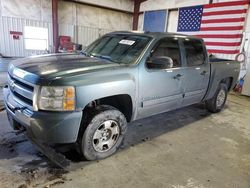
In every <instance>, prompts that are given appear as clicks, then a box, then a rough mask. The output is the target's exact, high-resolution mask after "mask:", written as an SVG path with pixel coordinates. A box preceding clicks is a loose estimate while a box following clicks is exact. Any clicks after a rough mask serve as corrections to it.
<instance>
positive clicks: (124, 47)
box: [83, 35, 151, 63]
mask: <svg viewBox="0 0 250 188" xmlns="http://www.w3.org/2000/svg"><path fill="white" fill-rule="evenodd" d="M150 39H151V38H150V37H147V36H139V35H106V36H104V37H102V38H100V39H98V40H97V41H95V42H94V43H92V44H91V45H89V46H88V47H87V48H86V50H85V51H84V52H83V53H84V54H85V55H86V56H93V57H97V58H102V59H107V60H109V61H112V62H115V63H132V62H134V61H135V60H136V59H137V58H138V57H139V55H140V54H141V52H142V51H143V49H144V48H145V47H146V45H147V44H148V42H149V41H150Z"/></svg>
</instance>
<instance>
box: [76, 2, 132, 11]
mask: <svg viewBox="0 0 250 188" xmlns="http://www.w3.org/2000/svg"><path fill="white" fill-rule="evenodd" d="M78 1H80V2H86V3H90V4H97V5H102V6H106V7H111V8H116V9H120V10H126V11H133V10H134V1H133V0H78Z"/></svg>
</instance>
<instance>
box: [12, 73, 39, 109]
mask: <svg viewBox="0 0 250 188" xmlns="http://www.w3.org/2000/svg"><path fill="white" fill-rule="evenodd" d="M8 86H9V89H10V91H11V93H12V94H13V96H14V100H15V101H16V102H18V103H19V104H21V105H23V106H26V107H27V108H29V109H31V110H32V109H33V91H34V87H33V86H32V85H31V84H27V83H26V82H24V81H22V80H21V79H17V78H14V77H12V76H10V75H8Z"/></svg>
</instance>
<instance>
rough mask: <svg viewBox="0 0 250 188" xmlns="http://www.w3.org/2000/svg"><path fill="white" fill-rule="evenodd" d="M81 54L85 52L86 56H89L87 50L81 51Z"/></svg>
mask: <svg viewBox="0 0 250 188" xmlns="http://www.w3.org/2000/svg"><path fill="white" fill-rule="evenodd" d="M80 54H83V55H85V56H89V54H88V53H87V52H85V51H81V52H80Z"/></svg>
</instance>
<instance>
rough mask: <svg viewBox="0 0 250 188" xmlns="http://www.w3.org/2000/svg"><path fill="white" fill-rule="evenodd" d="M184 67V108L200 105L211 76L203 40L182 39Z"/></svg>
mask: <svg viewBox="0 0 250 188" xmlns="http://www.w3.org/2000/svg"><path fill="white" fill-rule="evenodd" d="M181 49H182V52H183V66H184V72H185V75H184V78H183V82H184V98H183V103H182V106H187V105H190V104H194V103H198V102H200V101H201V100H202V98H203V97H204V95H205V93H206V91H207V87H208V82H209V76H210V67H209V64H208V57H207V52H206V48H205V46H204V45H203V41H202V40H201V39H192V38H183V39H181Z"/></svg>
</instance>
